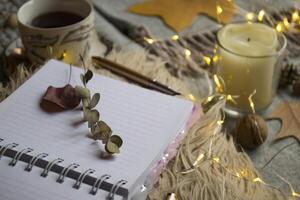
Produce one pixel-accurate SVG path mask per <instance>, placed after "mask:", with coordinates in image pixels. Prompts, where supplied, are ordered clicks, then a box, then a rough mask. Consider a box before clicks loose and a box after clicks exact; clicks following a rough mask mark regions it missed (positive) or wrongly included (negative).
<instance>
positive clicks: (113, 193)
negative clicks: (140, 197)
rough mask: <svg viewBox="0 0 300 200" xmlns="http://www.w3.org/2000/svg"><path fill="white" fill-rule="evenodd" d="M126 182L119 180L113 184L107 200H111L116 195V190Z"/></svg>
mask: <svg viewBox="0 0 300 200" xmlns="http://www.w3.org/2000/svg"><path fill="white" fill-rule="evenodd" d="M126 183H127V181H125V180H120V181H118V182H117V183H116V184H114V185H113V186H112V188H111V190H110V192H109V194H108V197H107V200H113V199H114V196H115V194H116V193H117V191H118V189H119V188H120V187H121V186H122V185H125V184H126Z"/></svg>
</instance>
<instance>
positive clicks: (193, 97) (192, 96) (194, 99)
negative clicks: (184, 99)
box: [188, 94, 196, 101]
mask: <svg viewBox="0 0 300 200" xmlns="http://www.w3.org/2000/svg"><path fill="white" fill-rule="evenodd" d="M188 98H189V99H190V100H191V101H196V97H195V96H194V95H192V94H189V95H188Z"/></svg>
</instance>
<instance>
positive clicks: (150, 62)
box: [0, 52, 287, 200]
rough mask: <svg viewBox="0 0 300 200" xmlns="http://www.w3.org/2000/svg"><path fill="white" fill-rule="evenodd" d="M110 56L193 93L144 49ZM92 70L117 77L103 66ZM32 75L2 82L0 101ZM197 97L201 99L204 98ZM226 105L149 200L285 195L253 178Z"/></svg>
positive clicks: (205, 119) (21, 72)
mask: <svg viewBox="0 0 300 200" xmlns="http://www.w3.org/2000/svg"><path fill="white" fill-rule="evenodd" d="M108 57H109V59H112V60H115V61H117V62H119V63H122V64H124V65H126V66H128V67H131V68H133V69H134V70H136V71H139V72H141V73H143V74H145V75H147V76H149V77H151V78H155V79H157V80H158V81H160V82H162V83H164V84H167V85H169V86H170V87H172V88H174V89H175V90H177V91H179V92H181V93H182V94H183V97H184V96H187V95H188V94H189V93H190V91H189V89H188V86H187V84H186V83H185V82H184V81H182V80H179V79H176V78H174V77H173V76H171V75H170V74H169V72H168V71H167V70H166V69H165V68H164V62H163V61H161V60H159V59H157V58H154V57H150V59H149V56H148V55H147V54H146V53H145V52H112V53H111V54H110V55H109V56H108ZM91 68H92V67H91ZM93 70H94V71H96V72H97V73H101V74H104V75H108V76H112V77H115V78H118V77H116V76H114V75H112V74H111V73H109V72H108V71H105V70H102V69H95V68H94V69H93ZM30 74H31V73H30V72H28V71H27V70H26V68H25V67H23V66H19V67H18V70H17V73H16V75H15V78H12V79H11V81H10V83H9V84H8V85H7V86H6V87H3V86H2V85H0V101H2V100H3V99H4V98H5V97H6V96H8V95H9V94H10V93H11V92H13V91H14V90H15V89H16V88H17V87H18V86H19V85H20V84H22V83H23V82H24V81H25V80H26V78H28V77H29V75H30ZM201 92H202V94H201ZM205 92H206V90H203V91H200V96H205V95H206V94H205ZM198 100H199V102H200V99H198ZM223 106H224V102H219V103H218V104H217V105H215V106H214V107H213V108H212V109H211V110H210V111H209V112H208V113H206V114H205V115H203V116H202V117H201V120H199V121H198V122H196V124H195V125H194V126H193V127H192V128H191V130H190V131H189V133H188V135H187V137H186V138H185V139H184V141H183V143H182V145H181V146H180V148H179V150H178V153H177V155H176V157H175V158H174V159H173V160H172V161H171V162H170V163H169V165H168V167H167V168H166V169H165V170H164V171H163V173H162V174H161V176H160V179H159V181H158V182H157V183H156V184H155V185H154V188H153V189H152V191H151V192H150V194H149V196H148V199H149V200H164V199H165V198H166V195H167V193H170V192H175V193H176V194H177V195H178V197H179V199H180V200H231V199H236V200H252V199H253V200H266V199H270V200H271V199H272V200H276V199H287V197H286V196H284V194H282V193H281V192H280V191H278V190H276V189H273V188H272V187H269V186H266V185H265V184H263V183H260V182H253V179H255V178H256V177H259V175H258V174H257V172H256V170H255V169H254V166H253V165H252V163H251V161H250V159H249V158H248V156H247V155H246V154H245V153H239V152H237V150H236V149H235V146H234V143H233V140H232V138H231V137H230V136H228V135H226V134H224V132H223V130H222V127H221V126H220V125H219V124H218V120H219V119H220V109H221V108H222V107H223ZM200 154H203V155H204V158H203V159H201V160H200V161H199V162H198V164H197V165H196V167H195V168H193V169H192V170H190V172H188V173H182V172H186V171H187V170H189V169H191V167H192V166H193V163H194V162H195V161H196V159H197V157H198V156H199V155H200ZM242 172H243V173H242ZM236 173H239V176H243V175H247V177H248V179H249V180H250V181H247V180H246V179H244V178H239V177H238V176H237V174H236Z"/></svg>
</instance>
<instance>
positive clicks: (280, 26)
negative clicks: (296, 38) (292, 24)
mask: <svg viewBox="0 0 300 200" xmlns="http://www.w3.org/2000/svg"><path fill="white" fill-rule="evenodd" d="M275 29H276V31H277V32H280V33H281V32H283V31H284V29H283V24H282V22H280V23H279V24H277V26H276V28H275Z"/></svg>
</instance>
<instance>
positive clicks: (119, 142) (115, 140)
mask: <svg viewBox="0 0 300 200" xmlns="http://www.w3.org/2000/svg"><path fill="white" fill-rule="evenodd" d="M109 140H110V141H111V142H112V143H114V144H116V145H117V146H118V147H119V148H120V147H121V146H122V144H123V140H122V138H121V137H120V136H118V135H112V136H111V137H110V138H109Z"/></svg>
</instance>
